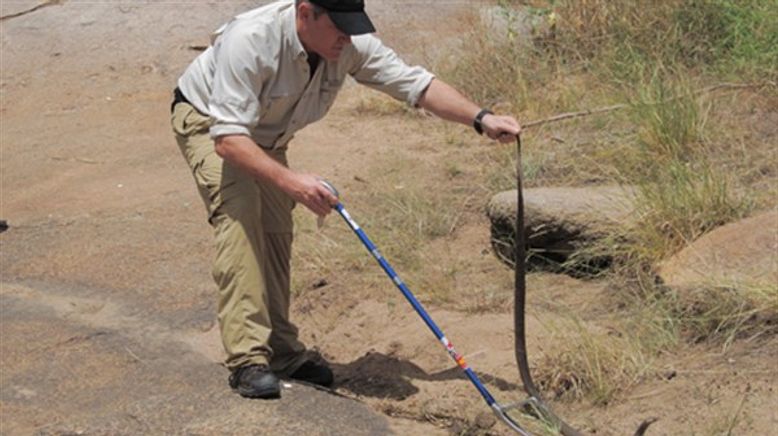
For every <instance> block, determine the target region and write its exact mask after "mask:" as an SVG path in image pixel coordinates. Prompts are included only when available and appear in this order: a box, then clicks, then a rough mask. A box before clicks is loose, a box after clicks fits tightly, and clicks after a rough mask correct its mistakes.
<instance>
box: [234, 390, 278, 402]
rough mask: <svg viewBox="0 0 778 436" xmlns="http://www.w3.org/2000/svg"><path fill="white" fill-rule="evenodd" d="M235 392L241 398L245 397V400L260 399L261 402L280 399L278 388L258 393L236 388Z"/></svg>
mask: <svg viewBox="0 0 778 436" xmlns="http://www.w3.org/2000/svg"><path fill="white" fill-rule="evenodd" d="M235 390H236V391H238V393H239V394H240V396H241V397H246V398H260V399H263V400H270V399H274V398H281V389H280V388H269V389H263V390H259V391H258V390H254V389H241V388H237V389H235Z"/></svg>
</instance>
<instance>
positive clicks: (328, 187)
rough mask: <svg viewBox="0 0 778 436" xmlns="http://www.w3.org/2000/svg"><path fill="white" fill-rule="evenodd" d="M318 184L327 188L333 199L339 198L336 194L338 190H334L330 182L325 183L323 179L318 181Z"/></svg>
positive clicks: (338, 194)
mask: <svg viewBox="0 0 778 436" xmlns="http://www.w3.org/2000/svg"><path fill="white" fill-rule="evenodd" d="M319 183H321V184H322V185H324V187H325V188H327V190H328V191H330V192H331V193H332V195H334V196H335V198H340V193H338V190H337V189H335V187H334V186H332V183H330V182H328V181H326V180H324V179H319Z"/></svg>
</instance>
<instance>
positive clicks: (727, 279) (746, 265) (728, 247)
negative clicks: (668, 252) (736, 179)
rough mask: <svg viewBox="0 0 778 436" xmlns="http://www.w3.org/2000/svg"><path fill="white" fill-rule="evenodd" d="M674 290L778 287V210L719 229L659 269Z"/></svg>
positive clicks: (695, 242) (679, 253)
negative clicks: (713, 287) (712, 287)
mask: <svg viewBox="0 0 778 436" xmlns="http://www.w3.org/2000/svg"><path fill="white" fill-rule="evenodd" d="M659 276H660V278H661V279H662V281H663V282H664V283H665V284H666V285H667V286H669V287H671V288H674V289H691V288H701V287H710V286H711V285H713V286H715V287H729V288H734V289H740V288H743V287H750V286H765V285H767V286H772V287H775V286H778V210H773V211H770V212H764V213H761V214H758V215H755V216H753V217H750V218H746V219H744V220H741V221H738V222H735V223H731V224H727V225H725V226H722V227H719V228H717V229H715V230H713V231H712V232H710V233H708V234H706V235H704V236H703V237H701V238H699V239H698V240H696V241H694V242H693V243H692V244H691V245H689V246H688V247H686V248H684V249H683V250H681V251H680V252H678V253H677V254H676V255H674V256H673V257H671V258H670V259H668V260H667V261H665V262H663V263H662V265H661V266H660V268H659Z"/></svg>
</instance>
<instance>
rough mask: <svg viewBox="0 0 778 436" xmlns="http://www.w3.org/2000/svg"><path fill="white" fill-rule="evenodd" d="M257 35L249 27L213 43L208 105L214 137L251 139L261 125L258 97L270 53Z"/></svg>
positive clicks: (233, 31)
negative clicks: (236, 136)
mask: <svg viewBox="0 0 778 436" xmlns="http://www.w3.org/2000/svg"><path fill="white" fill-rule="evenodd" d="M258 32H260V31H259V30H256V29H250V28H246V27H235V28H231V29H227V31H225V33H224V34H222V35H221V36H220V37H219V38H218V39H217V41H216V42H215V44H214V56H215V61H216V62H215V70H214V76H213V89H212V91H211V97H210V100H209V102H208V112H209V114H210V116H211V118H212V125H211V129H210V134H211V137H213V138H216V137H219V136H224V135H246V136H251V130H252V129H253V128H254V127H255V126H256V125H257V123H258V122H259V116H260V103H259V94H260V92H261V91H262V86H263V83H264V78H265V77H267V76H268V74H269V73H268V71H267V70H268V65H267V64H266V63H265V62H263V58H264V57H265V56H263V55H264V54H266V53H265V52H267V50H268V49H267V45H266V44H267V38H264V37H263V35H259V34H258ZM263 41H265V42H264V43H263ZM263 45H264V47H263ZM258 53H259V54H260V55H258Z"/></svg>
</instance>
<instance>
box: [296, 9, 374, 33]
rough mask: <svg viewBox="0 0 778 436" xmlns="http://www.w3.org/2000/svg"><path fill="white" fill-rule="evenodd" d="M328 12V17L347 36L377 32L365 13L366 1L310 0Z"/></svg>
mask: <svg viewBox="0 0 778 436" xmlns="http://www.w3.org/2000/svg"><path fill="white" fill-rule="evenodd" d="M308 2H310V3H313V4H315V5H318V6H321V7H322V8H324V9H326V10H327V15H329V16H330V19H331V20H332V22H333V23H335V26H337V28H338V29H340V31H341V32H343V33H345V34H346V35H362V34H365V33H373V32H375V27H374V26H373V23H372V22H371V21H370V18H368V16H367V14H366V13H365V2H364V0H308Z"/></svg>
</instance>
